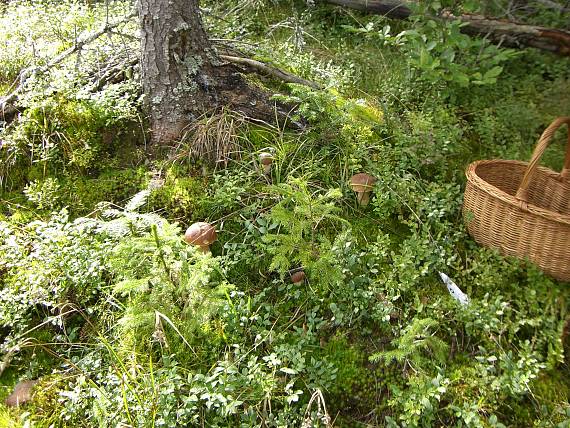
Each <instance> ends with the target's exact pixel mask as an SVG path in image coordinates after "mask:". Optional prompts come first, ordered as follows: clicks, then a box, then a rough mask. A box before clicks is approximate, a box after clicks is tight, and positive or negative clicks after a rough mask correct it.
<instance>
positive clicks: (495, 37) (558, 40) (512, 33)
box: [323, 0, 570, 56]
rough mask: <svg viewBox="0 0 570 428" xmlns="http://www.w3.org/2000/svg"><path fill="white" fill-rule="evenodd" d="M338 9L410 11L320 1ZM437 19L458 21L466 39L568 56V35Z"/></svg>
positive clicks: (375, 2) (371, 0) (366, 2)
mask: <svg viewBox="0 0 570 428" xmlns="http://www.w3.org/2000/svg"><path fill="white" fill-rule="evenodd" d="M323 1H324V2H325V3H330V4H334V5H338V6H344V7H347V8H350V9H356V10H360V11H363V12H368V13H373V14H378V15H385V16H387V17H389V18H395V19H406V18H408V17H409V16H410V15H411V14H412V11H411V9H410V8H409V7H408V4H409V2H405V1H398V0H323ZM434 18H437V19H445V20H455V19H458V20H460V21H461V22H463V23H464V24H465V25H464V26H463V27H462V28H461V32H463V33H465V34H469V35H475V36H483V37H488V38H489V40H490V41H492V42H493V43H497V44H501V45H502V46H507V47H512V48H521V47H534V48H538V49H542V50H545V51H549V52H553V53H556V54H559V55H564V56H570V32H568V31H564V30H558V29H553V28H544V27H537V26H534V25H525V24H518V23H516V22H511V21H506V20H498V19H488V18H485V17H483V16H480V15H460V16H454V15H451V14H450V13H444V14H442V15H441V16H438V17H434Z"/></svg>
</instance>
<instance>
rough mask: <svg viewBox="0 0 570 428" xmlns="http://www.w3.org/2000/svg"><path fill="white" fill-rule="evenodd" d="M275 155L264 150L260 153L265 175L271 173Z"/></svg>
mask: <svg viewBox="0 0 570 428" xmlns="http://www.w3.org/2000/svg"><path fill="white" fill-rule="evenodd" d="M273 159H274V158H273V155H272V154H271V153H267V152H263V153H261V154H260V155H259V162H260V163H261V166H262V168H263V173H264V174H265V175H270V174H271V164H272V163H273Z"/></svg>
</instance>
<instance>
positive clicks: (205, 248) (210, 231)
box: [184, 221, 217, 253]
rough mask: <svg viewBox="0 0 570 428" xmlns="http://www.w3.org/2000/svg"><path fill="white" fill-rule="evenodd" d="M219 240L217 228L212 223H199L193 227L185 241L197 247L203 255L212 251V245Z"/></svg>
mask: <svg viewBox="0 0 570 428" xmlns="http://www.w3.org/2000/svg"><path fill="white" fill-rule="evenodd" d="M216 239H217V235H216V228H215V227H214V226H212V225H211V224H210V223H205V222H202V221H200V222H198V223H194V224H193V225H191V226H190V227H189V228H188V229H187V230H186V233H185V234H184V241H186V242H187V243H188V244H190V245H195V246H197V247H198V249H199V250H200V251H202V252H203V253H208V252H209V251H210V244H212V243H213V242H215V241H216Z"/></svg>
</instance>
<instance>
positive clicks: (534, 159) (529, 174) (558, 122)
mask: <svg viewBox="0 0 570 428" xmlns="http://www.w3.org/2000/svg"><path fill="white" fill-rule="evenodd" d="M564 124H566V125H567V126H568V144H567V145H566V157H565V159H564V167H563V168H562V171H561V172H560V174H559V176H558V179H559V180H560V181H563V180H566V179H568V177H570V117H559V118H557V119H555V120H554V122H552V123H551V124H550V126H549V127H548V128H546V129H545V130H544V132H543V133H542V135H541V136H540V139H539V140H538V144H537V145H536V147H535V149H534V152H533V153H532V156H531V158H530V162H529V163H528V167H527V169H526V172H525V174H524V177H523V179H522V181H521V184H520V186H519V189H518V190H517V194H516V195H515V197H516V198H517V199H519V200H520V201H523V202H526V201H527V200H528V186H529V185H530V182H531V181H532V178H533V176H534V173H535V172H536V168H537V167H538V163H539V162H540V158H541V157H542V154H543V153H544V151H545V150H546V148H547V147H548V145H549V144H550V140H551V139H552V136H553V135H554V133H555V132H556V130H557V129H558V128H560V127H561V126H562V125H564Z"/></svg>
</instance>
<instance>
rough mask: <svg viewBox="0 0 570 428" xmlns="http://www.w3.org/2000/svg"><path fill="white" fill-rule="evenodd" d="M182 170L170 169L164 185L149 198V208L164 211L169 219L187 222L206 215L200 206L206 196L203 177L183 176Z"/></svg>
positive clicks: (201, 218) (200, 218)
mask: <svg viewBox="0 0 570 428" xmlns="http://www.w3.org/2000/svg"><path fill="white" fill-rule="evenodd" d="M182 174H183V172H182V171H181V170H177V169H170V170H169V171H168V172H167V174H166V182H165V184H164V186H162V187H161V188H159V189H157V190H155V191H154V192H153V193H152V195H151V197H150V199H149V210H151V211H164V212H165V214H166V216H167V217H168V218H170V219H175V220H182V222H183V223H185V224H189V223H192V222H194V221H198V220H203V219H204V218H205V217H206V213H205V212H204V208H203V206H202V203H203V199H204V198H205V196H206V191H205V188H206V183H205V181H204V179H202V178H197V177H190V176H183V175H182Z"/></svg>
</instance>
